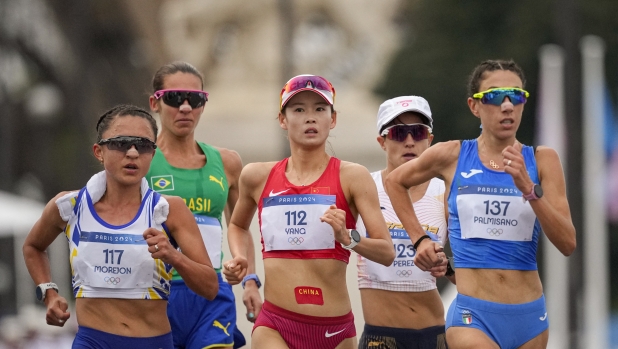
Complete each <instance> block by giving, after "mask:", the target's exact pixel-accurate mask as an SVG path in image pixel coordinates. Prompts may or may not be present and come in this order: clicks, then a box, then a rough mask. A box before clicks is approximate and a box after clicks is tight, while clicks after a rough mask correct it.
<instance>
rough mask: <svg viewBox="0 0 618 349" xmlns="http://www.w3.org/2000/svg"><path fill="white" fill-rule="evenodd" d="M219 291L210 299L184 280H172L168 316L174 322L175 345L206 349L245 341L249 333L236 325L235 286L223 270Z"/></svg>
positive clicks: (178, 348) (236, 346) (189, 348)
mask: <svg viewBox="0 0 618 349" xmlns="http://www.w3.org/2000/svg"><path fill="white" fill-rule="evenodd" d="M217 277H218V278H219V293H217V297H216V298H215V299H214V300H212V301H209V300H208V299H206V298H204V297H202V296H198V295H197V294H196V293H195V292H193V291H191V289H190V288H189V287H187V285H185V282H184V281H182V280H172V288H171V291H170V297H169V300H168V304H167V317H168V318H169V319H170V325H171V326H172V336H173V337H174V348H176V349H198V348H199V349H202V348H205V347H206V348H208V347H225V346H230V345H232V344H233V345H234V348H240V346H242V345H245V344H246V342H245V337H244V336H243V335H242V333H240V331H238V329H237V328H236V303H235V300H234V293H232V286H230V284H228V283H227V282H225V281H223V278H222V277H221V274H220V273H217Z"/></svg>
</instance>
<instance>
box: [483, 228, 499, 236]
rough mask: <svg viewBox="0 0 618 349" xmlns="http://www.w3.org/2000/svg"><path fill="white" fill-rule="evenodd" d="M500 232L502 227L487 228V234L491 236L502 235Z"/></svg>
mask: <svg viewBox="0 0 618 349" xmlns="http://www.w3.org/2000/svg"><path fill="white" fill-rule="evenodd" d="M502 233H503V231H502V229H496V228H487V234H489V235H491V236H500V235H502Z"/></svg>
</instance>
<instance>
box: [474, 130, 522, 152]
mask: <svg viewBox="0 0 618 349" xmlns="http://www.w3.org/2000/svg"><path fill="white" fill-rule="evenodd" d="M515 142H517V139H516V138H515V137H514V136H513V137H510V138H506V139H499V138H496V137H493V136H492V135H489V134H485V133H482V134H481V135H480V136H479V137H478V138H477V143H478V148H479V149H481V148H482V150H481V151H485V152H486V154H487V155H489V156H491V155H502V151H503V150H504V148H506V147H508V146H509V145H513V144H515Z"/></svg>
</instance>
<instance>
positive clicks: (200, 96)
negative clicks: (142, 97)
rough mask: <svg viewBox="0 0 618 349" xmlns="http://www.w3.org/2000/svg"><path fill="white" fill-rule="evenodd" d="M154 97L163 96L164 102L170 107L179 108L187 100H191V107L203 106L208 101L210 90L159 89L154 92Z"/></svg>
mask: <svg viewBox="0 0 618 349" xmlns="http://www.w3.org/2000/svg"><path fill="white" fill-rule="evenodd" d="M154 97H155V98H156V99H159V98H161V97H163V103H165V104H167V105H169V106H170V107H174V108H178V107H180V106H181V105H182V104H183V103H184V102H185V101H189V105H190V106H191V108H193V109H195V108H199V107H202V106H203V105H204V104H206V102H208V92H205V91H199V90H159V91H157V92H155V93H154Z"/></svg>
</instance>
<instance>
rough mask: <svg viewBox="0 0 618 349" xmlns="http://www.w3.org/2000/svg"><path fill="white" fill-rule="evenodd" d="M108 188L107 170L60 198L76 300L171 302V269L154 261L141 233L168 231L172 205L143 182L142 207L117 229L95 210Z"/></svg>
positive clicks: (57, 201) (60, 209)
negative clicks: (166, 224) (166, 222)
mask: <svg viewBox="0 0 618 349" xmlns="http://www.w3.org/2000/svg"><path fill="white" fill-rule="evenodd" d="M105 188H106V177H105V172H99V173H97V174H96V175H94V176H93V177H92V178H91V179H90V180H89V181H88V184H87V185H86V187H84V188H83V189H82V190H80V191H79V192H71V193H69V194H66V195H65V196H63V197H61V198H59V199H58V200H56V205H57V206H58V209H59V211H60V216H61V217H62V219H63V220H64V221H65V222H67V226H66V229H65V234H66V237H67V239H68V242H69V248H70V261H71V271H72V274H73V278H72V283H73V295H74V296H75V297H76V298H82V297H84V298H123V299H164V300H165V299H167V297H168V295H169V291H170V280H171V278H172V273H171V269H172V267H171V265H169V264H166V263H164V262H162V261H161V260H159V259H153V258H152V256H151V254H150V252H148V245H147V243H146V241H145V240H144V237H143V236H142V234H143V233H144V231H145V230H146V229H147V228H149V227H153V228H155V229H158V230H161V231H163V232H164V233H165V234H167V233H166V232H165V230H164V229H163V226H162V225H163V224H164V222H165V220H166V219H167V214H168V213H169V204H168V203H167V200H165V198H163V197H162V196H161V195H160V194H158V193H155V192H154V191H152V190H151V189H150V188H148V183H147V182H146V180H145V179H142V187H141V193H142V203H141V206H140V208H139V210H138V212H137V214H136V216H135V217H134V218H133V220H131V222H129V223H127V224H124V225H120V226H115V225H111V224H108V223H107V222H105V221H104V220H103V219H101V217H99V215H98V214H97V212H96V211H95V209H94V204H95V203H96V202H97V201H98V200H100V198H101V197H102V196H103V194H104V192H105Z"/></svg>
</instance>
